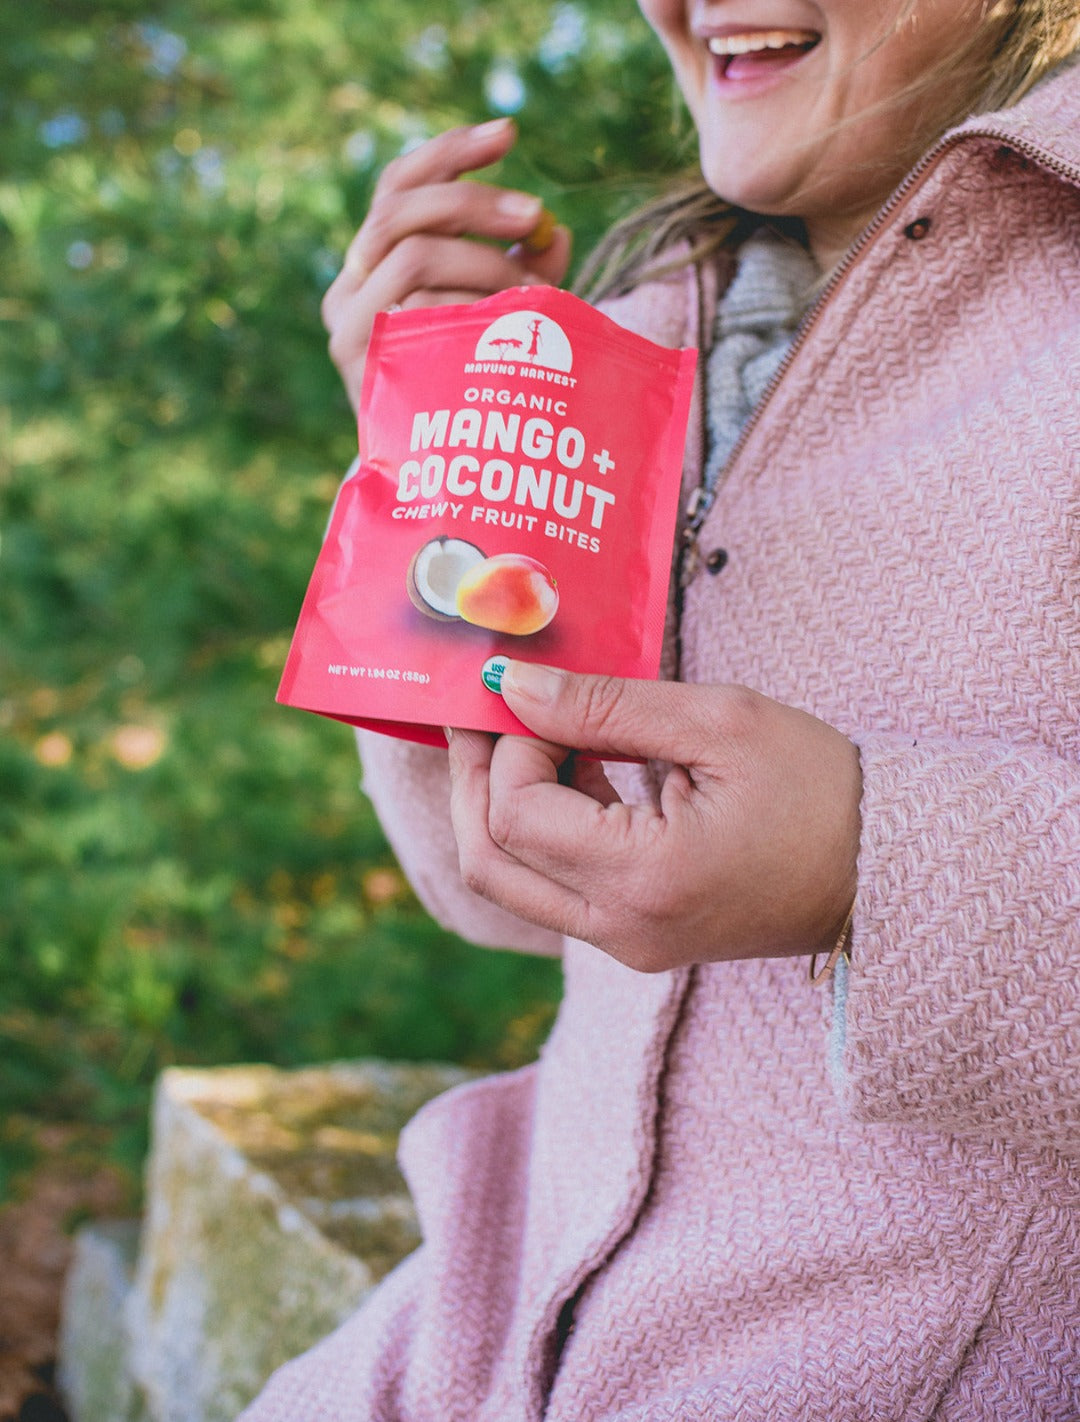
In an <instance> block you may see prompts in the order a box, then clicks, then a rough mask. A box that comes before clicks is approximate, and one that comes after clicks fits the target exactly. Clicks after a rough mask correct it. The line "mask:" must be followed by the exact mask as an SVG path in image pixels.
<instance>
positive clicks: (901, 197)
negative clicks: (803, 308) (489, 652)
mask: <svg viewBox="0 0 1080 1422" xmlns="http://www.w3.org/2000/svg"><path fill="white" fill-rule="evenodd" d="M972 138H985V139H989V140H990V141H992V142H995V143H998V144H1000V145H1002V146H1004V147H1008V148H1009V149H1011V150H1012V151H1013V152H1015V153H1019V154H1020V155H1021V156H1022V157H1024V158H1029V159H1031V160H1032V161H1033V162H1035V163H1038V164H1039V165H1040V167H1043V168H1046V169H1047V170H1048V171H1050V172H1053V173H1056V174H1057V175H1058V176H1059V177H1061V178H1064V179H1066V180H1067V181H1069V182H1071V183H1072V184H1073V186H1074V187H1080V168H1077V167H1074V166H1073V165H1072V164H1069V163H1063V162H1062V161H1061V160H1060V159H1058V158H1055V157H1054V156H1053V155H1052V154H1050V153H1047V152H1046V151H1045V150H1043V149H1041V148H1039V146H1038V145H1037V144H1034V143H1029V142H1027V140H1026V139H1014V138H1012V137H1011V136H1010V135H1009V134H1008V133H1006V132H1003V131H1001V130H998V129H994V128H979V129H966V130H965V131H964V132H963V133H958V134H955V135H954V136H953V137H951V138H947V139H944V140H942V141H941V142H940V143H939V144H938V145H937V147H936V148H932V149H931V150H930V152H929V153H927V154H925V155H924V157H923V158H921V159H920V160H919V162H918V163H916V165H915V167H914V168H912V170H911V172H910V173H908V175H907V177H906V178H905V179H904V181H903V182H902V183H901V184H900V186H899V187H898V188H897V189H896V190H895V192H894V193H893V194H892V197H891V198H890V199H889V200H888V202H887V203H886V204H885V206H884V207H883V208H881V210H880V211H879V212H878V214H877V216H876V217H875V218H874V219H873V221H872V222H870V224H869V225H868V226H867V227H865V228H864V229H863V231H862V232H861V233H860V235H859V237H858V238H857V239H856V241H855V242H854V244H853V245H852V246H851V247H849V248H848V250H847V251H846V252H845V254H844V256H843V257H842V258H841V260H840V262H839V264H838V265H837V266H836V267H834V268H833V270H832V272H831V274H830V276H829V278H828V280H827V281H826V283H825V286H824V287H823V288H822V290H821V291H820V292H819V293H818V296H817V298H816V299H815V301H814V303H813V305H812V306H811V307H810V309H809V311H807V313H806V315H805V316H804V317H803V319H802V321H801V322H800V323H799V326H798V329H797V330H796V332H795V335H794V337H793V339H792V342H791V344H790V345H789V346H788V348H787V350H786V351H785V353H784V356H783V359H782V360H781V362H780V364H779V365H778V366H777V368H776V370H775V371H774V372H773V374H772V376H771V378H770V380H769V383H768V384H767V385H766V387H765V389H764V391H763V392H762V395H761V398H760V399H759V400H758V402H757V404H756V405H755V407H754V409H753V411H752V412H751V415H750V418H749V419H748V420H747V422H746V424H745V425H744V426H743V428H742V431H741V433H740V434H739V437H738V439H737V440H736V442H735V445H734V448H733V449H732V451H731V453H730V454H729V455H728V458H727V462H726V463H725V465H724V467H723V469H722V470H721V471H720V474H719V477H718V478H717V480H716V483H715V484H714V485H713V487H712V488H711V489H709V490H706V488H705V486H704V485H703V484H699V485H698V487H697V488H696V489H695V490H694V492H693V494H692V495H691V496H690V501H689V503H688V505H687V510H686V515H687V517H686V524H685V526H684V528H683V534H682V547H681V549H680V550H679V567H678V578H679V589H680V613H681V601H682V598H681V593H682V592H683V591H684V590H685V589H686V588H688V587H689V586H690V583H691V582H692V581H693V579H694V578H695V577H696V575H697V573H698V570H699V569H700V567H701V551H700V548H699V546H698V535H699V534H700V532H701V529H702V527H703V525H704V523H705V520H706V518H707V517H708V514H709V510H710V509H711V508H712V506H713V504H714V503H715V502H716V497H717V495H718V494H719V492H720V490H721V488H722V487H723V486H724V485H725V484H726V483H727V478H728V474H729V473H730V471H731V470H732V469H733V468H734V466H735V463H736V461H737V460H738V458H739V455H740V454H741V453H742V451H743V450H744V449H745V448H746V445H747V443H748V441H749V439H750V436H751V435H752V434H753V432H754V430H755V429H757V427H758V425H759V424H760V423H761V419H762V417H763V415H764V413H765V411H766V409H767V407H768V405H769V403H770V401H771V400H772V397H773V395H774V394H775V393H776V390H777V387H778V386H779V384H780V382H781V381H782V380H783V378H784V376H785V375H786V374H787V372H788V370H790V368H791V365H792V362H793V361H794V360H795V358H796V356H797V355H798V354H799V351H800V350H802V348H803V346H804V345H805V344H806V339H807V337H808V336H809V335H810V333H811V331H812V330H813V329H814V327H815V326H816V325H817V323H818V321H819V320H820V319H821V314H822V312H823V311H824V310H825V308H826V306H827V305H828V304H829V301H830V300H831V299H832V297H833V295H834V293H835V292H836V289H837V287H839V285H840V283H841V282H842V281H843V280H844V277H845V276H846V275H847V274H848V272H849V271H850V270H851V268H852V267H853V266H854V265H855V263H856V262H857V261H858V260H859V258H860V257H861V256H862V254H863V252H865V251H866V249H867V247H869V246H870V245H871V243H873V242H874V241H875V239H876V238H877V236H878V234H879V233H880V232H881V231H882V229H883V228H884V227H886V226H887V225H888V224H889V222H891V220H892V218H893V216H894V214H895V213H896V210H897V209H898V208H899V207H901V206H902V205H903V204H904V203H905V202H906V201H907V199H908V198H909V197H910V196H911V194H912V192H913V191H914V190H915V188H917V187H918V186H919V185H920V184H921V183H922V182H923V180H924V179H925V178H926V176H927V174H928V173H929V171H930V169H931V168H934V167H936V166H937V164H938V163H939V162H940V161H941V159H942V158H943V157H944V156H945V155H946V153H949V152H951V151H952V149H953V148H956V147H958V146H959V145H960V144H961V143H963V142H965V141H966V140H968V139H972ZM700 324H701V323H700V321H699V325H700ZM703 467H704V465H703ZM680 621H681V618H680Z"/></svg>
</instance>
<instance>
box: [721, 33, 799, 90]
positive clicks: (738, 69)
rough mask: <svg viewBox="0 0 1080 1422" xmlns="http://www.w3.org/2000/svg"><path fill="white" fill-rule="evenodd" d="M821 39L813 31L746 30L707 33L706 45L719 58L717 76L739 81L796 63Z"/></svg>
mask: <svg viewBox="0 0 1080 1422" xmlns="http://www.w3.org/2000/svg"><path fill="white" fill-rule="evenodd" d="M820 39H821V35H820V34H818V32H817V31H816V30H802V29H768V30H749V29H748V30H738V31H735V30H733V31H731V32H729V33H727V34H713V35H709V36H708V37H707V39H706V44H707V46H708V49H709V53H710V54H713V55H715V56H716V58H717V59H718V60H719V61H720V76H719V77H720V78H721V79H723V80H726V81H728V82H730V83H742V82H745V81H746V80H748V79H757V78H762V77H764V76H765V75H771V74H773V73H775V72H776V71H777V70H780V69H787V68H788V67H789V66H791V65H793V64H797V63H798V61H799V60H801V59H802V58H803V56H804V55H806V54H808V53H809V52H810V50H812V49H813V48H814V47H815V45H816V44H817V43H818V41H819V40H820Z"/></svg>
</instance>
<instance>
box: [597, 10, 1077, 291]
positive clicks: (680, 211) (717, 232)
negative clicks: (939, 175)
mask: <svg viewBox="0 0 1080 1422" xmlns="http://www.w3.org/2000/svg"><path fill="white" fill-rule="evenodd" d="M917 6H918V0H908V3H907V5H906V6H905V7H904V10H903V11H902V13H901V15H900V17H899V19H898V20H897V22H896V28H897V29H898V28H900V27H901V26H903V25H904V24H906V23H907V22H908V21H909V20H910V19H911V18H912V17H913V15H914V14H915V11H916V9H917ZM1077 50H1080V0H991V3H990V4H988V6H987V10H986V14H985V15H984V17H983V20H982V23H981V24H980V25H979V27H978V28H977V29H976V31H975V32H974V33H973V35H972V37H971V39H970V41H969V42H968V43H967V44H966V45H964V46H963V47H962V49H961V50H960V51H958V52H955V53H953V54H950V55H949V56H948V57H947V58H946V59H945V60H943V61H942V62H941V64H939V65H936V66H935V67H934V68H933V69H932V70H931V71H930V72H929V73H927V74H925V75H923V76H922V77H921V78H920V79H919V80H918V81H917V82H916V83H915V84H914V85H912V86H911V87H910V88H909V89H907V90H905V91H904V92H903V93H902V94H900V95H898V96H896V97H895V98H891V99H890V100H888V101H887V102H888V103H889V104H893V103H902V102H906V101H908V100H910V99H911V98H913V97H916V96H917V95H918V93H919V92H921V91H922V90H924V89H926V90H929V89H931V88H933V87H935V86H936V85H938V84H940V81H941V80H942V79H943V78H945V77H949V76H952V77H954V78H956V79H957V80H958V81H963V82H957V83H956V84H955V85H954V87H953V92H954V93H955V94H956V98H955V100H954V102H953V103H952V104H951V105H949V106H948V107H947V108H946V109H944V110H942V109H941V108H940V107H938V108H937V109H936V110H935V111H934V112H933V114H932V115H929V116H928V120H927V122H926V123H925V124H924V125H923V126H922V128H921V129H920V130H919V131H918V132H917V133H916V134H914V135H913V153H912V157H913V158H914V157H916V156H917V155H918V154H919V153H924V152H925V151H926V150H927V149H928V148H929V147H931V146H932V144H933V143H934V142H935V141H936V140H937V139H938V138H940V136H941V135H942V134H943V133H945V132H946V130H948V129H949V128H952V127H953V126H954V125H955V124H957V123H959V122H961V121H962V120H963V119H965V118H967V117H969V116H970V115H972V114H978V113H991V112H993V111H994V110H996V109H1003V108H1008V107H1009V106H1010V105H1012V104H1015V103H1016V102H1017V101H1018V100H1020V99H1021V98H1023V96H1024V95H1025V94H1026V93H1027V92H1028V90H1029V89H1031V88H1032V87H1033V86H1034V85H1035V84H1037V83H1038V82H1039V80H1040V79H1041V78H1042V77H1043V76H1044V75H1045V74H1047V73H1048V72H1049V71H1050V70H1051V69H1053V68H1054V66H1055V65H1056V64H1058V63H1060V62H1061V61H1062V60H1063V59H1066V58H1068V57H1069V56H1070V55H1072V54H1073V53H1075V52H1076V51H1077ZM860 117H861V115H860ZM769 220H770V222H771V224H772V225H773V226H776V227H779V228H780V229H782V230H786V231H788V232H790V233H791V234H792V235H795V236H798V235H799V234H800V232H801V224H800V223H799V222H798V221H797V220H796V219H792V218H770V219H769ZM760 222H761V217H760V215H758V214H755V213H751V212H747V211H746V210H744V209H742V208H739V207H736V206H735V205H734V204H732V203H729V202H726V201H725V200H724V199H723V198H721V197H719V196H718V195H717V194H716V193H714V192H713V191H712V189H711V188H710V187H709V186H708V185H707V184H706V183H705V182H704V181H703V180H702V178H701V176H700V174H697V175H695V176H692V177H689V178H688V177H686V176H684V177H683V178H682V179H681V180H678V181H677V182H676V183H675V184H674V186H673V187H672V188H671V189H670V190H669V191H668V192H667V193H665V194H664V195H662V196H661V197H658V198H655V199H654V200H653V201H651V202H649V203H647V204H645V205H644V206H643V207H641V208H639V209H637V210H636V211H634V212H632V213H630V214H629V216H627V217H625V218H623V219H621V220H620V221H619V222H617V223H616V224H615V225H614V226H613V227H612V229H611V230H610V232H609V233H608V234H607V236H606V237H604V238H603V239H602V240H601V241H600V243H599V244H598V245H597V247H596V248H595V250H594V251H593V252H592V254H591V255H590V256H589V258H588V260H587V261H586V262H585V265H584V266H583V268H582V270H581V273H580V275H579V276H578V279H577V282H576V283H575V289H576V290H578V291H579V292H581V293H583V294H585V295H587V296H588V298H589V299H590V300H591V301H597V300H600V299H601V298H602V297H605V296H611V295H617V294H618V293H620V292H623V291H628V290H629V289H630V288H631V287H632V286H635V285H637V283H638V282H640V281H642V280H645V279H648V278H650V277H657V276H662V275H664V274H666V273H668V272H671V271H675V270H678V269H679V268H681V267H683V266H687V265H691V264H694V263H698V262H702V261H704V260H706V259H707V258H708V257H711V256H713V255H715V254H716V253H718V252H721V251H724V250H725V249H726V250H729V251H733V250H734V249H735V248H736V247H737V246H738V245H739V244H740V242H741V241H742V240H743V239H744V238H745V237H746V236H747V235H748V233H749V232H750V231H751V230H752V229H753V228H754V227H756V226H759V225H760ZM676 246H677V247H678V248H679V249H680V250H679V256H678V258H676V259H672V258H671V256H670V253H671V250H672V248H673V247H676Z"/></svg>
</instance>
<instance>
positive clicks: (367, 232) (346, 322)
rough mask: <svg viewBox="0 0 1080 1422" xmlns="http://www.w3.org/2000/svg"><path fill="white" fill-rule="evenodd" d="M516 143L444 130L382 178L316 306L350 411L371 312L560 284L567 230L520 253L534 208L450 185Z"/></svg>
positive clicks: (476, 187)
mask: <svg viewBox="0 0 1080 1422" xmlns="http://www.w3.org/2000/svg"><path fill="white" fill-rule="evenodd" d="M515 137H516V132H515V128H514V125H513V123H512V122H511V121H510V120H509V119H496V120H494V121H493V122H491V123H485V124H480V125H478V126H476V127H471V128H456V129H451V130H450V131H449V132H447V133H442V134H439V135H438V137H436V138H432V139H429V140H428V142H427V143H424V144H421V145H420V146H419V147H418V148H415V149H413V150H412V151H411V152H409V153H405V154H403V155H402V156H401V157H400V158H395V159H394V160H393V162H392V163H389V164H388V165H387V167H386V168H385V169H384V170H383V173H382V175H381V176H380V178H379V180H378V183H377V184H376V186H375V193H374V196H373V198H372V202H371V208H370V210H369V212H368V214H367V217H366V218H365V219H364V222H363V225H362V226H361V227H360V230H359V231H358V232H357V234H356V236H355V237H354V238H353V240H352V242H351V243H350V245H349V250H348V252H347V253H346V254H345V262H344V265H343V266H342V269H341V271H340V272H339V274H338V276H337V277H336V278H335V280H334V282H333V284H332V285H331V286H330V288H329V289H328V290H327V292H326V295H325V297H324V298H323V303H322V315H323V322H324V323H325V325H326V329H327V330H328V331H329V333H330V356H331V359H332V360H333V362H334V364H335V365H336V366H337V368H338V370H339V371H340V372H341V377H342V380H343V381H344V382H345V388H346V390H347V391H348V394H349V399H350V400H351V401H352V404H353V408H354V409H355V408H356V407H357V405H358V404H359V400H360V387H361V384H362V381H363V372H364V359H365V356H366V354H367V346H368V340H369V339H370V336H371V327H372V323H373V322H374V320H375V316H376V314H377V313H378V312H379V311H385V310H386V309H387V308H388V307H391V306H405V307H412V306H444V305H449V304H452V303H455V302H463V301H476V300H477V299H479V298H480V297H483V296H490V295H492V294H493V293H494V292H496V291H502V290H504V289H505V288H506V287H510V286H519V285H521V284H522V283H526V282H530V281H532V282H545V283H550V284H552V285H557V284H558V283H559V282H561V281H562V279H563V277H564V276H565V275H566V270H567V267H568V266H569V262H570V234H569V232H568V231H567V230H566V228H564V227H556V228H555V231H554V234H553V236H552V240H551V245H550V246H549V247H548V248H547V249H546V250H545V251H543V252H540V253H536V254H533V253H530V252H529V251H528V250H526V249H525V248H524V247H523V246H522V243H523V242H524V240H525V239H526V238H527V237H528V236H529V234H530V233H531V232H532V231H533V229H534V228H535V227H536V225H537V222H538V220H539V218H540V216H541V213H542V212H543V207H542V204H541V202H540V199H539V198H537V197H534V196H532V194H529V193H524V192H517V191H513V190H510V189H507V188H499V187H495V186H493V185H492V184H489V183H478V182H473V181H471V180H468V181H459V179H460V178H461V175H462V174H464V173H468V172H471V171H472V170H473V169H477V168H484V167H487V166H488V165H489V164H491V163H495V162H497V161H498V160H499V159H500V158H503V157H505V155H506V154H507V153H508V152H509V150H510V149H511V148H512V147H513V144H514V139H515ZM472 238H482V239H486V240H483V241H474V240H469V239H472ZM507 243H508V244H510V245H509V246H506V245H502V244H507Z"/></svg>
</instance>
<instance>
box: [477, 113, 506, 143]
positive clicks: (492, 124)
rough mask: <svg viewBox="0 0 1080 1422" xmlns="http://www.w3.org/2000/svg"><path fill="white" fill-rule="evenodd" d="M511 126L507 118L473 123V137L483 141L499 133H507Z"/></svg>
mask: <svg viewBox="0 0 1080 1422" xmlns="http://www.w3.org/2000/svg"><path fill="white" fill-rule="evenodd" d="M509 127H510V120H509V119H507V118H497V119H488V121H487V123H478V124H474V125H473V137H474V138H476V139H479V140H481V141H483V140H484V139H486V138H494V137H496V135H497V134H502V133H505V132H506V130H507V129H508V128H509Z"/></svg>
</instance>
